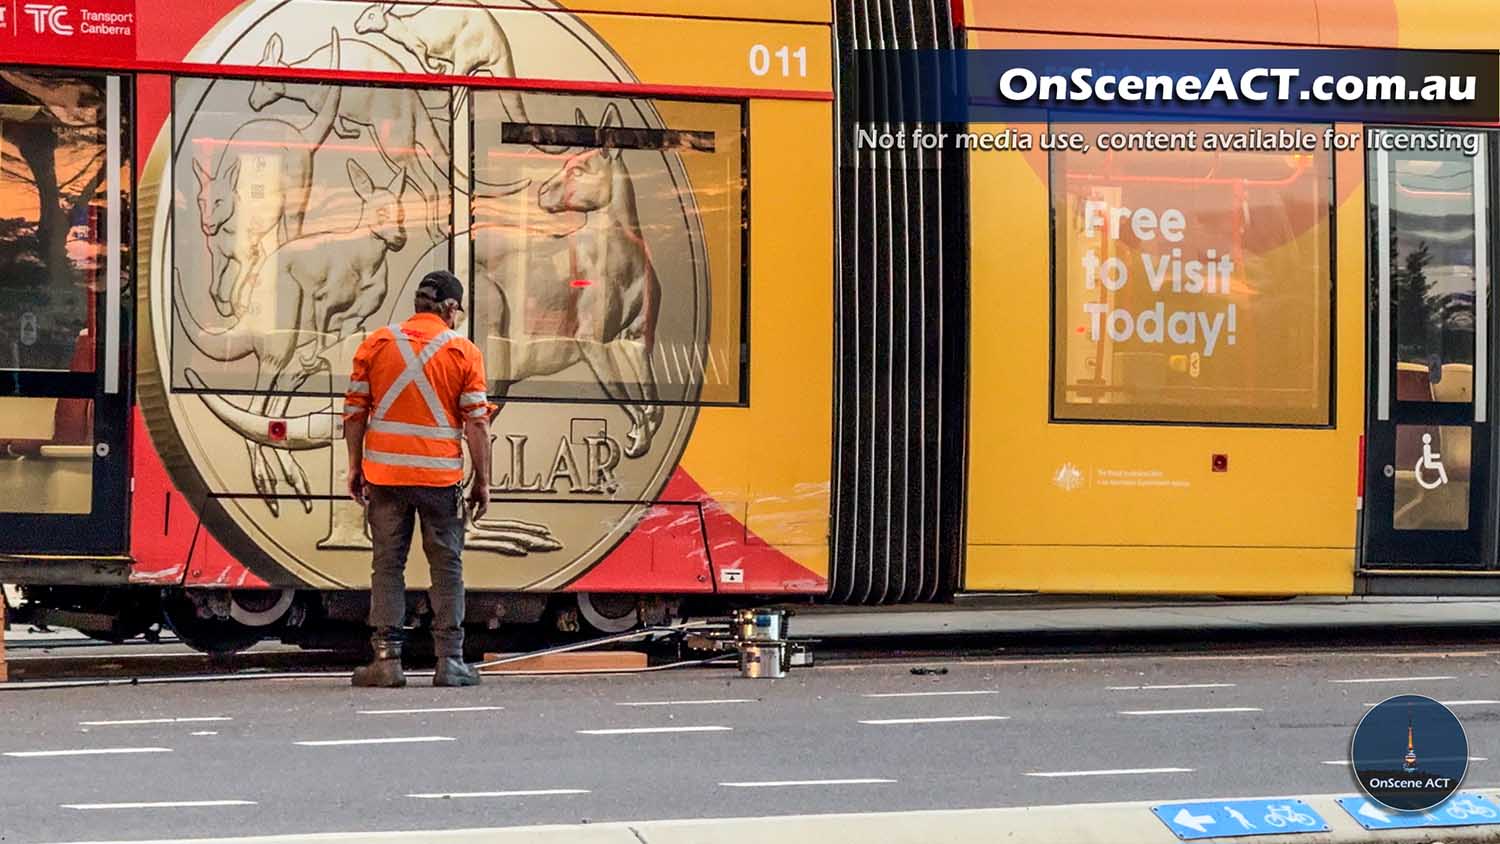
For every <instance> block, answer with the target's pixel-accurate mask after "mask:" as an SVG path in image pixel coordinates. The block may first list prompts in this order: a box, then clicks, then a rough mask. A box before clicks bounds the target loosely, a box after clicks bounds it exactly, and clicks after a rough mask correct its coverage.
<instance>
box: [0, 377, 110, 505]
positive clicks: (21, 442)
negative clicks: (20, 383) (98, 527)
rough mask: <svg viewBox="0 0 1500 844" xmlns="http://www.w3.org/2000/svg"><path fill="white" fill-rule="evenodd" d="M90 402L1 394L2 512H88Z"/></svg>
mask: <svg viewBox="0 0 1500 844" xmlns="http://www.w3.org/2000/svg"><path fill="white" fill-rule="evenodd" d="M93 500H94V403H93V402H92V401H90V400H89V399H50V398H31V397H25V398H22V397H17V396H7V397H4V398H0V513H36V514H40V513H53V514H64V513H74V514H76V513H88V512H89V511H91V510H92V509H93Z"/></svg>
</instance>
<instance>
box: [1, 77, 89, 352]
mask: <svg viewBox="0 0 1500 844" xmlns="http://www.w3.org/2000/svg"><path fill="white" fill-rule="evenodd" d="M104 111H105V84H104V77H103V76H88V75H76V76H75V75H65V74H51V73H41V72H34V71H29V70H27V71H22V70H0V369H20V370H48V371H72V372H93V371H94V354H93V351H94V342H93V337H94V319H93V316H94V307H93V305H94V302H93V301H92V300H93V299H94V298H95V296H94V294H95V293H96V292H100V291H102V290H103V287H104V284H103V280H102V276H103V273H104V264H105V262H104V245H105V231H104V220H105V213H104V212H105V189H106V173H105V137H104V133H105V115H104Z"/></svg>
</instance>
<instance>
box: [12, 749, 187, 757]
mask: <svg viewBox="0 0 1500 844" xmlns="http://www.w3.org/2000/svg"><path fill="white" fill-rule="evenodd" d="M171 752H172V748H170V747H91V748H87V749H84V750H12V751H10V752H8V753H6V754H5V755H6V756H14V757H16V758H18V759H38V758H41V757H44V756H110V755H114V754H117V753H171Z"/></svg>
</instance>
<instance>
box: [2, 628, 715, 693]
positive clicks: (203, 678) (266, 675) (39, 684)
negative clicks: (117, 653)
mask: <svg viewBox="0 0 1500 844" xmlns="http://www.w3.org/2000/svg"><path fill="white" fill-rule="evenodd" d="M728 627H729V625H728V624H727V623H725V622H719V621H690V622H682V623H679V624H658V625H653V626H651V627H642V628H641V629H639V630H630V631H626V632H624V633H616V634H613V635H610V636H602V637H600V638H598V639H589V640H587V641H583V642H574V643H572V644H568V645H557V646H555V647H550V648H542V649H541V650H536V651H531V652H529V653H523V654H512V655H511V656H507V657H503V658H501V659H492V660H488V661H486V662H481V663H478V664H476V665H475V666H474V667H475V668H479V669H484V668H491V667H494V666H497V665H505V664H507V663H511V662H520V661H522V660H527V659H535V658H537V657H543V656H550V655H552V654H558V653H567V652H570V651H579V650H586V649H588V648H596V647H599V646H601V645H610V644H616V643H619V642H629V641H633V640H635V639H644V638H648V637H651V636H658V635H660V636H662V637H663V638H665V637H667V636H670V635H673V634H677V633H683V632H687V631H690V630H708V629H715V628H721V629H726V630H727V629H728ZM732 659H738V657H737V655H735V654H720V655H717V656H711V657H707V658H705V659H686V660H679V661H677V662H670V663H666V664H663V665H648V666H645V667H643V668H586V669H576V670H566V669H562V670H559V669H548V670H545V671H525V670H521V671H508V672H506V674H507V675H508V676H513V677H534V676H544V675H547V676H552V675H571V674H649V673H652V672H656V671H666V670H669V669H673V668H690V667H693V666H697V665H714V664H717V663H722V662H725V661H728V660H732ZM406 674H407V675H408V676H412V677H430V676H432V672H431V671H408V672H406ZM348 676H349V672H348V671H280V672H241V673H235V674H194V675H190V676H185V677H108V678H100V679H97V680H41V681H34V682H27V681H21V682H18V683H0V692H3V691H18V692H19V691H29V690H40V689H73V688H90V687H95V688H97V687H108V686H155V685H172V684H178V683H225V682H238V681H245V680H318V679H330V678H344V677H348Z"/></svg>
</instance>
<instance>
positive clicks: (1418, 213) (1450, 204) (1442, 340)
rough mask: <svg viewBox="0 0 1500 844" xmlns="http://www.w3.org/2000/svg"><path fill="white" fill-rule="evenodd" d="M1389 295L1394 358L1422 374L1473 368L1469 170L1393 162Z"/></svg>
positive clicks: (1457, 164) (1459, 165) (1462, 165)
mask: <svg viewBox="0 0 1500 844" xmlns="http://www.w3.org/2000/svg"><path fill="white" fill-rule="evenodd" d="M1394 176H1395V179H1394V183H1393V187H1394V189H1395V190H1394V191H1393V197H1392V202H1391V204H1392V206H1393V207H1392V208H1391V210H1390V212H1389V213H1390V215H1391V229H1390V231H1391V234H1390V238H1391V242H1390V255H1391V264H1392V266H1391V289H1392V292H1393V294H1394V295H1395V303H1396V313H1395V323H1396V324H1395V332H1396V338H1395V340H1396V356H1397V359H1398V360H1401V361H1407V362H1411V363H1420V364H1423V365H1425V366H1427V367H1428V368H1429V369H1430V370H1431V373H1432V377H1433V379H1434V381H1435V380H1437V379H1440V378H1441V377H1442V374H1441V373H1442V365H1443V364H1469V365H1472V364H1473V363H1474V271H1475V261H1474V257H1475V256H1474V210H1473V209H1474V194H1473V181H1474V169H1473V164H1472V163H1469V162H1462V161H1442V160H1431V159H1406V160H1400V159H1398V160H1397V161H1395V162H1394Z"/></svg>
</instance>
